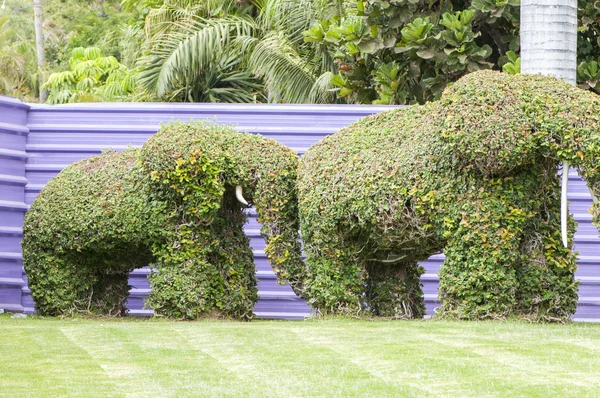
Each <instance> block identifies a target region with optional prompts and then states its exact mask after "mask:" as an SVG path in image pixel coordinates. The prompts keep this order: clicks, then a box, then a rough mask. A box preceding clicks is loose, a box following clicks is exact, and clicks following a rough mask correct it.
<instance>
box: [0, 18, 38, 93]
mask: <svg viewBox="0 0 600 398" xmlns="http://www.w3.org/2000/svg"><path fill="white" fill-rule="evenodd" d="M0 44H1V45H0V94H3V95H10V96H13V97H17V98H21V99H24V100H29V101H33V100H35V98H37V96H38V93H37V89H38V80H37V78H38V74H37V73H36V69H37V66H36V54H35V48H34V47H33V46H32V45H31V44H30V43H29V42H27V41H26V40H24V39H23V38H22V36H21V32H19V31H17V30H15V29H14V28H13V27H12V26H11V25H10V20H9V18H8V17H0Z"/></svg>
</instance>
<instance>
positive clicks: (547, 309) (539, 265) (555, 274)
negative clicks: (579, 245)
mask: <svg viewBox="0 0 600 398" xmlns="http://www.w3.org/2000/svg"><path fill="white" fill-rule="evenodd" d="M558 206H560V203H559V202H558V201H556V203H554V207H555V209H554V211H553V212H551V213H550V214H549V215H544V214H543V217H542V219H543V220H544V222H539V223H537V225H533V226H532V227H531V228H529V229H528V230H527V232H526V235H525V237H524V238H523V240H522V242H521V248H520V249H521V253H522V260H521V263H520V266H519V267H518V268H517V279H518V281H519V289H518V290H517V294H516V296H517V302H518V306H519V310H520V312H521V314H522V316H524V317H527V318H531V319H536V320H546V321H568V320H569V319H570V317H571V315H573V314H574V313H575V310H576V307H577V298H578V295H577V290H578V283H577V281H576V280H575V270H576V269H577V263H576V260H577V257H576V255H575V252H574V251H573V250H571V249H570V248H565V247H564V246H563V243H562V239H561V229H560V221H559V214H560V213H559V211H558ZM546 220H547V221H546ZM568 224H569V228H568V231H569V232H568V237H569V241H572V238H573V232H574V230H575V222H574V220H573V219H572V217H569V222H568Z"/></svg>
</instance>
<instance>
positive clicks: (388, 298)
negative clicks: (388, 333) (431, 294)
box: [365, 261, 425, 319]
mask: <svg viewBox="0 0 600 398" xmlns="http://www.w3.org/2000/svg"><path fill="white" fill-rule="evenodd" d="M366 270H367V274H368V277H367V281H366V295H365V296H366V297H365V301H366V304H367V306H368V310H369V311H370V312H371V313H372V314H373V315H378V316H387V317H394V318H406V319H413V318H416V319H419V318H422V317H423V315H425V304H424V301H423V288H422V284H421V279H420V277H421V275H422V274H423V273H424V272H425V270H424V269H423V268H422V267H421V266H419V264H418V263H417V262H416V261H405V262H398V263H394V264H385V263H382V262H375V261H371V262H369V263H368V264H367V267H366Z"/></svg>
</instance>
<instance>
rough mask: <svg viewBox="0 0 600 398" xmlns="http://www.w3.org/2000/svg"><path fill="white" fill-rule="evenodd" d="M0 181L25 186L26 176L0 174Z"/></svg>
mask: <svg viewBox="0 0 600 398" xmlns="http://www.w3.org/2000/svg"><path fill="white" fill-rule="evenodd" d="M0 182H4V183H7V184H11V185H21V186H25V185H27V178H25V177H18V176H11V175H8V174H0Z"/></svg>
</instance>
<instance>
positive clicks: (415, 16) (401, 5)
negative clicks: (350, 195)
mask: <svg viewBox="0 0 600 398" xmlns="http://www.w3.org/2000/svg"><path fill="white" fill-rule="evenodd" d="M599 15H600V3H598V2H597V1H586V0H579V1H578V19H579V24H578V25H579V29H578V41H577V58H578V61H579V62H580V63H581V66H580V73H579V76H578V81H579V82H580V83H581V84H582V85H585V84H587V87H592V88H595V84H596V83H595V82H596V80H597V76H596V75H597V70H596V69H597V68H596V69H594V68H595V67H594V66H590V67H589V68H588V65H589V64H590V63H591V62H597V60H598V58H599V57H600V29H599V28H598V23H597V21H598V17H599ZM519 18H520V1H519V0H472V1H422V0H369V1H366V0H357V1H354V2H351V3H349V5H348V7H347V8H346V10H345V12H344V13H343V14H341V15H336V16H334V17H332V18H330V19H328V20H319V21H315V22H314V23H313V26H312V27H311V29H309V30H307V31H306V32H305V36H306V41H308V42H313V43H319V44H321V45H322V46H323V47H324V48H325V49H326V51H327V52H328V54H329V56H331V57H332V58H334V60H335V62H336V66H337V68H336V69H337V70H336V74H335V75H334V76H332V77H331V78H330V82H331V84H333V85H334V86H335V87H336V93H337V97H338V98H341V99H345V100H346V101H348V102H352V103H377V104H415V103H424V102H426V101H430V100H436V99H439V98H440V96H441V94H442V92H443V90H444V88H445V87H446V86H447V85H449V84H452V82H454V81H456V80H457V79H458V78H460V77H461V76H463V75H464V74H466V73H469V72H473V71H477V70H480V69H498V70H503V71H505V72H507V73H514V72H515V70H517V69H518V65H515V64H516V61H517V58H518V54H519V49H520V48H519ZM506 64H512V65H511V66H509V67H508V68H507V67H505V65H506ZM515 67H516V68H517V69H515ZM590 74H591V75H592V76H590ZM590 83H591V84H590ZM587 87H585V88H587Z"/></svg>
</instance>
